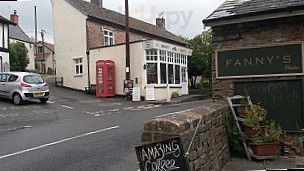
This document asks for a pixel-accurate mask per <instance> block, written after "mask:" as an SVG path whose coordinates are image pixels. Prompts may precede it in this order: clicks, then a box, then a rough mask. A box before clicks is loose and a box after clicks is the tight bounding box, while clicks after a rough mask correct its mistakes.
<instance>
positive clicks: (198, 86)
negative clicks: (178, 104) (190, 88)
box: [195, 82, 204, 89]
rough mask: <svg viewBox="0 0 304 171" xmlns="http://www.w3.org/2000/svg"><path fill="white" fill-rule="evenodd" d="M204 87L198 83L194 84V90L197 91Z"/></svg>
mask: <svg viewBox="0 0 304 171" xmlns="http://www.w3.org/2000/svg"><path fill="white" fill-rule="evenodd" d="M203 87H204V83H202V82H200V83H196V85H195V88H197V89H203Z"/></svg>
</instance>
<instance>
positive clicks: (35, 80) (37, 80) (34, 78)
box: [23, 75, 45, 84]
mask: <svg viewBox="0 0 304 171" xmlns="http://www.w3.org/2000/svg"><path fill="white" fill-rule="evenodd" d="M23 81H24V82H26V83H29V84H42V83H44V82H45V81H44V79H43V78H42V77H41V75H27V76H24V77H23Z"/></svg>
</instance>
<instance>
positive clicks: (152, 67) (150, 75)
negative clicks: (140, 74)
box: [147, 63, 158, 84]
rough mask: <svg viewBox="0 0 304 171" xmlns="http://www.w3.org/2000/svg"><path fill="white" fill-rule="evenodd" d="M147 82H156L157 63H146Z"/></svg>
mask: <svg viewBox="0 0 304 171" xmlns="http://www.w3.org/2000/svg"><path fill="white" fill-rule="evenodd" d="M147 82H148V84H158V80H157V63H148V64H147Z"/></svg>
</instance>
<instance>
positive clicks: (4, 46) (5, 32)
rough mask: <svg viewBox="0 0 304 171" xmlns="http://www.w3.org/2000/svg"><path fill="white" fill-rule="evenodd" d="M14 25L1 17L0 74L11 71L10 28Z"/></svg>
mask: <svg viewBox="0 0 304 171" xmlns="http://www.w3.org/2000/svg"><path fill="white" fill-rule="evenodd" d="M12 25H14V23H12V22H11V21H9V20H7V19H6V18H4V17H2V16H1V15H0V72H5V71H10V67H9V66H10V65H9V63H10V62H9V28H10V26H12Z"/></svg>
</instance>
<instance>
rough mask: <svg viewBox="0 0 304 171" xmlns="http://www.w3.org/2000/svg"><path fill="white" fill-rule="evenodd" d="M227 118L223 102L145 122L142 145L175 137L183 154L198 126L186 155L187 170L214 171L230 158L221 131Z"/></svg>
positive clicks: (226, 110) (226, 141)
mask: <svg viewBox="0 0 304 171" xmlns="http://www.w3.org/2000/svg"><path fill="white" fill-rule="evenodd" d="M227 115H230V110H229V107H228V105H227V102H225V101H223V102H217V103H211V104H209V105H208V106H204V107H199V108H196V109H192V110H190V111H185V112H181V113H178V114H174V115H170V116H166V117H163V118H158V119H153V120H150V121H147V122H146V123H145V126H144V131H143V133H142V142H143V144H146V143H154V142H159V141H163V140H166V139H168V138H172V137H175V136H179V137H180V138H181V142H182V145H183V148H184V152H185V153H186V151H187V149H188V147H189V144H190V142H191V139H192V136H193V134H194V132H195V129H196V128H197V126H198V125H199V126H198V130H197V133H196V135H195V137H194V141H193V143H192V145H191V147H190V150H189V155H188V156H187V159H188V161H189V165H190V168H191V171H203V170H204V171H206V170H212V171H213V170H214V171H218V170H221V169H222V168H223V166H224V165H225V164H226V161H227V160H228V159H229V157H230V156H229V147H228V140H227V135H226V129H225V118H226V116H227ZM200 121H201V122H200Z"/></svg>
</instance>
